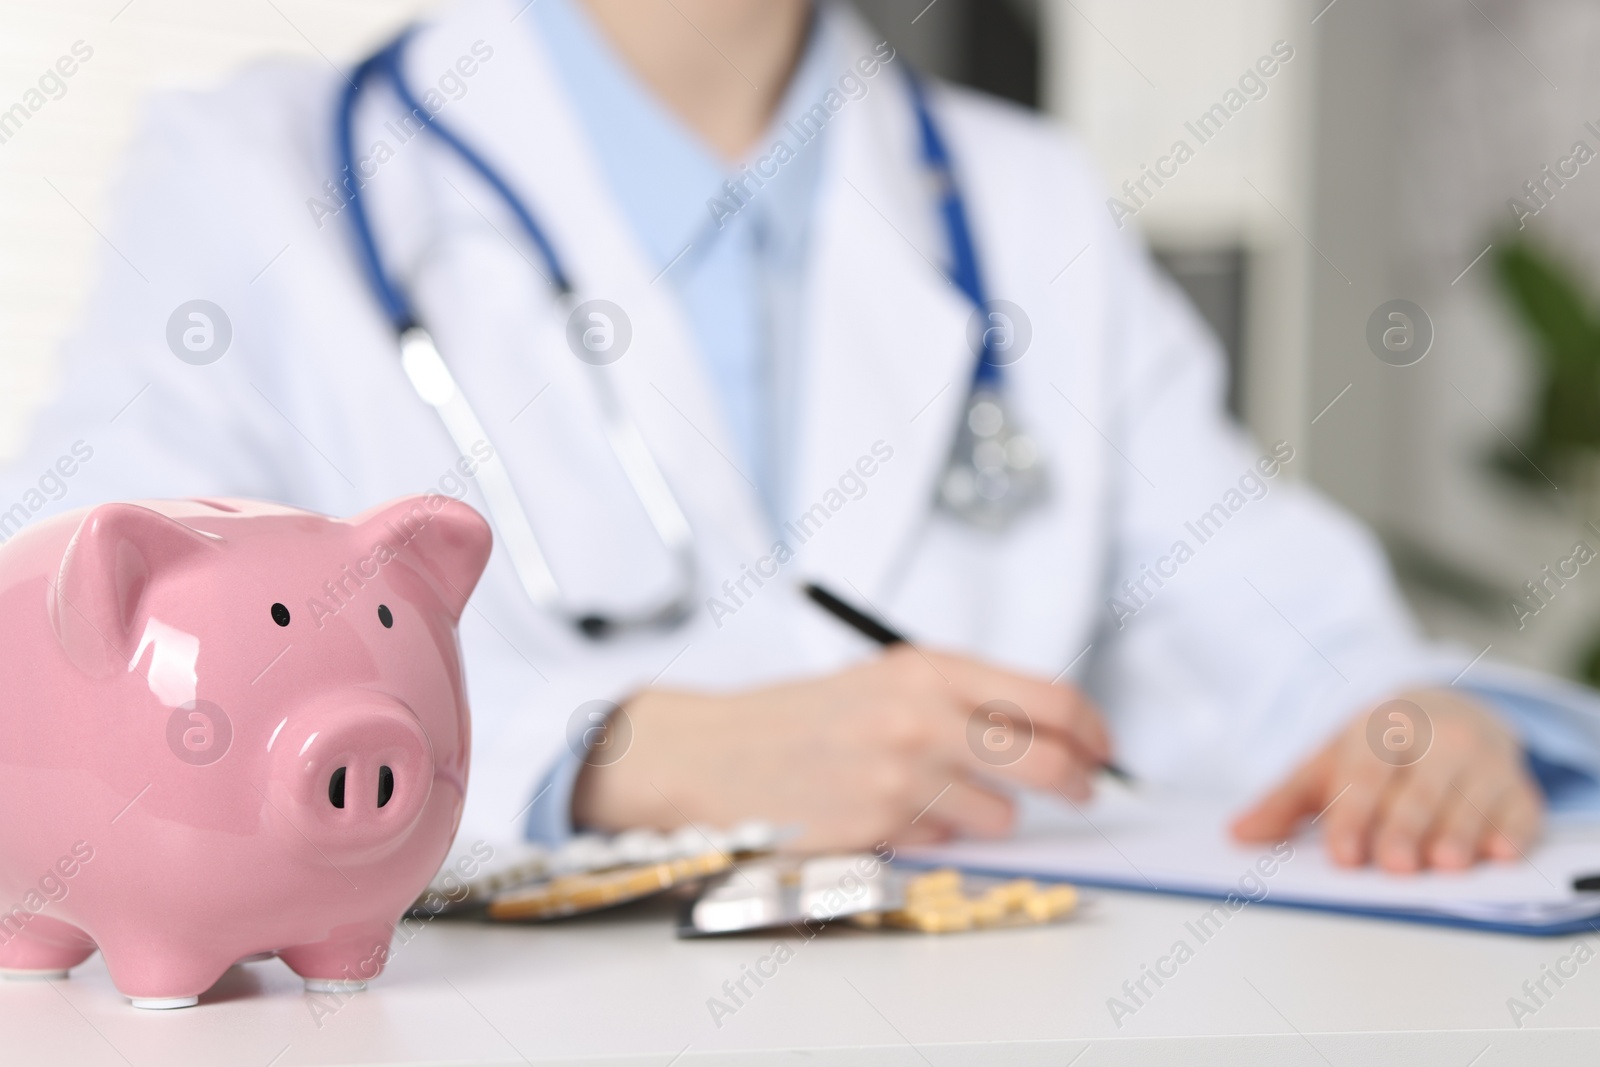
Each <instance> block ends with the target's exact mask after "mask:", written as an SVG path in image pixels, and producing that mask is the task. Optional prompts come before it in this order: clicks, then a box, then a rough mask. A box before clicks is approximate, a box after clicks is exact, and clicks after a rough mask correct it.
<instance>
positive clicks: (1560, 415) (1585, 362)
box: [1494, 238, 1600, 484]
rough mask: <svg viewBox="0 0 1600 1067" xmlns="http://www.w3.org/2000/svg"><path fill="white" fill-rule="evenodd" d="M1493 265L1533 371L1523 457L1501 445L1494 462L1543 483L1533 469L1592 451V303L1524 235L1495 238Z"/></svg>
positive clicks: (1596, 378)
mask: <svg viewBox="0 0 1600 1067" xmlns="http://www.w3.org/2000/svg"><path fill="white" fill-rule="evenodd" d="M1494 266H1495V276H1496V279H1497V280H1498V282H1499V285H1500V289H1501V291H1502V292H1503V293H1504V295H1505V296H1506V298H1507V300H1508V301H1509V303H1510V304H1511V307H1512V308H1513V310H1515V311H1516V313H1517V316H1518V318H1519V319H1520V320H1521V322H1522V324H1523V326H1524V327H1525V328H1526V329H1527V331H1528V333H1529V335H1530V338H1531V340H1532V341H1533V352H1534V355H1535V359H1536V362H1537V366H1538V373H1539V382H1538V387H1537V393H1536V397H1535V408H1534V413H1533V418H1532V419H1531V420H1530V422H1529V425H1528V427H1527V430H1526V431H1525V434H1524V437H1523V440H1522V442H1521V449H1522V453H1523V454H1525V457H1526V458H1524V455H1523V454H1518V453H1517V452H1515V451H1514V450H1510V449H1506V450H1503V451H1501V452H1500V453H1498V454H1497V456H1496V464H1495V465H1496V466H1497V467H1498V468H1499V469H1500V470H1502V471H1503V472H1505V473H1506V474H1509V475H1512V476H1514V477H1517V478H1519V479H1521V480H1523V481H1527V482H1537V483H1539V484H1544V477H1543V475H1541V474H1540V473H1539V470H1541V469H1542V470H1547V471H1548V470H1551V468H1556V469H1559V470H1562V471H1568V470H1570V469H1571V468H1573V467H1574V466H1586V465H1587V464H1588V463H1589V461H1592V460H1593V459H1594V458H1595V457H1596V456H1597V455H1600V309H1597V307H1596V305H1595V302H1594V301H1593V300H1591V299H1590V298H1589V296H1588V294H1587V293H1586V291H1585V290H1584V288H1583V286H1582V284H1581V282H1580V281H1579V275H1578V273H1577V272H1576V271H1575V270H1573V269H1572V268H1571V267H1569V266H1568V265H1566V264H1565V263H1563V262H1561V260H1560V259H1559V258H1557V257H1556V256H1554V255H1551V254H1550V253H1549V252H1547V251H1545V250H1544V249H1541V248H1540V247H1538V246H1537V245H1535V244H1534V243H1533V242H1531V241H1528V240H1526V239H1524V238H1514V239H1512V240H1511V241H1509V242H1506V243H1504V244H1502V245H1501V246H1500V248H1499V252H1498V254H1497V256H1496V257H1495V261H1494ZM1530 461H1531V462H1532V463H1533V464H1536V465H1537V468H1533V467H1530V465H1529V464H1530ZM1552 473H1554V472H1553V471H1552Z"/></svg>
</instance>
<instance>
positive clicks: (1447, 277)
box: [0, 0, 1600, 681]
mask: <svg viewBox="0 0 1600 1067" xmlns="http://www.w3.org/2000/svg"><path fill="white" fill-rule="evenodd" d="M857 3H858V6H859V7H860V8H861V9H862V10H863V11H864V13H865V14H866V15H867V16H868V18H870V19H871V20H872V21H873V22H874V23H876V24H877V25H878V26H879V27H880V29H881V30H882V31H883V33H884V34H885V36H887V37H888V38H889V40H891V41H892V42H893V43H894V44H895V45H896V46H897V47H898V48H899V49H900V50H902V52H903V53H904V54H906V55H907V56H909V57H910V58H911V59H912V60H913V61H914V62H915V63H917V64H918V65H920V66H921V67H922V68H923V69H925V70H929V71H932V72H935V73H937V74H940V75H943V76H945V77H947V78H951V79H953V80H956V81H960V82H964V83H967V84H970V85H973V86H976V87H978V88H980V89H983V90H985V91H987V92H991V93H996V94H998V95H1001V96H1004V97H1008V98H1010V99H1012V100H1014V101H1016V102H1018V103H1019V104H1021V105H1023V106H1026V107H1030V108H1036V109H1038V110H1040V111H1043V112H1046V113H1048V114H1050V115H1052V116H1054V117H1056V118H1057V119H1059V120H1060V121H1061V122H1062V123H1064V124H1065V125H1066V126H1067V127H1068V128H1070V129H1071V130H1072V131H1073V132H1074V133H1075V135H1076V136H1077V137H1079V138H1081V139H1082V141H1083V142H1084V143H1085V144H1086V146H1087V148H1088V150H1089V152H1090V153H1091V154H1092V156H1093V157H1094V158H1095V159H1096V161H1097V162H1098V164H1099V166H1100V167H1101V169H1102V172H1103V174H1104V176H1105V179H1106V185H1107V189H1108V193H1114V194H1116V195H1117V196H1118V197H1119V198H1120V199H1121V201H1122V205H1121V209H1122V210H1121V213H1122V214H1123V215H1124V217H1125V221H1126V224H1127V225H1129V226H1134V227H1136V228H1138V229H1139V230H1140V231H1142V232H1143V234H1144V235H1145V236H1146V238H1147V239H1148V241H1149V242H1150V244H1151V246H1152V247H1153V249H1154V250H1155V252H1156V254H1157V256H1158V257H1159V259H1160V261H1161V262H1162V263H1163V265H1164V266H1165V267H1166V268H1167V269H1168V270H1169V271H1170V272H1171V273H1172V274H1173V276H1174V277H1175V278H1176V280H1177V281H1178V282H1179V284H1181V285H1182V286H1183V287H1184V288H1185V289H1186V290H1187V291H1188V292H1189V293H1190V295H1191V296H1192V297H1193V299H1194V300H1195V301H1196V303H1197V304H1198V306H1199V307H1200V309H1201V311H1202V312H1203V313H1204V315H1205V316H1206V318H1207V319H1208V320H1209V321H1210V322H1211V323H1212V325H1213V326H1214V328H1215V329H1216V331H1217V334H1218V336H1219V338H1220V339H1221V341H1222V343H1223V345H1224V346H1225V348H1226V349H1227V351H1228V354H1229V357H1230V363H1231V372H1232V378H1231V387H1230V398H1231V403H1232V404H1233V407H1234V409H1235V411H1236V412H1237V414H1238V415H1239V417H1240V418H1241V419H1242V420H1243V421H1244V422H1245V423H1246V424H1247V425H1248V426H1249V427H1250V428H1251V429H1252V430H1253V431H1254V432H1255V433H1257V434H1258V435H1259V436H1261V437H1262V438H1264V439H1266V440H1268V441H1274V440H1278V439H1283V440H1287V441H1289V442H1290V443H1292V444H1293V445H1294V447H1295V449H1296V451H1297V453H1298V454H1299V456H1300V457H1303V461H1297V462H1296V463H1295V464H1294V466H1293V467H1292V468H1291V470H1292V471H1293V472H1296V473H1297V475H1298V476H1300V477H1307V478H1309V479H1311V480H1312V481H1313V482H1315V483H1316V484H1317V485H1319V486H1320V487H1321V488H1323V489H1324V490H1325V491H1327V492H1328V493H1329V494H1331V495H1332V496H1333V497H1335V498H1336V499H1338V500H1339V501H1341V502H1342V503H1343V504H1344V505H1345V506H1347V507H1349V508H1350V509H1352V510H1354V511H1355V512H1356V513H1358V514H1359V515H1361V516H1362V517H1363V518H1365V519H1366V520H1367V521H1368V522H1370V523H1371V524H1373V526H1374V527H1375V528H1376V529H1377V530H1379V531H1380V533H1381V535H1382V536H1383V538H1384V540H1385V541H1386V543H1387V544H1388V546H1389V548H1390V551H1391V555H1392V558H1393V559H1394V561H1395V564H1396V567H1397V570H1398V572H1399V574H1400V576H1401V578H1402V581H1403V583H1404V586H1405V589H1406V593H1407V595H1408V597H1409V598H1410V599H1411V601H1412V603H1413V605H1414V607H1415V608H1416V610H1417V612H1418V614H1419V616H1420V617H1421V619H1422V620H1423V623H1424V625H1425V626H1426V627H1427V628H1428V629H1429V630H1430V631H1431V632H1433V633H1434V634H1437V635H1440V636H1445V637H1449V638H1453V639H1456V640H1458V641H1461V642H1462V643H1464V644H1467V645H1469V646H1471V648H1472V650H1473V651H1476V650H1480V649H1488V648H1490V647H1492V649H1493V654H1494V655H1495V656H1497V657H1500V658H1503V659H1506V660H1510V661H1514V662H1520V663H1524V664H1528V665H1531V666H1536V667H1540V668H1544V669H1548V670H1552V671H1555V672H1558V673H1562V674H1566V675H1568V676H1572V677H1579V678H1588V679H1589V680H1591V681H1593V680H1600V652H1597V650H1600V565H1594V566H1577V565H1576V564H1573V563H1567V564H1565V567H1566V571H1567V573H1569V574H1570V573H1571V571H1572V570H1573V568H1574V567H1575V566H1576V567H1577V573H1576V576H1575V577H1566V578H1561V579H1560V580H1559V582H1558V581H1552V580H1550V579H1548V578H1546V573H1559V572H1560V570H1561V567H1562V566H1563V563H1562V561H1569V560H1571V559H1572V558H1573V557H1574V550H1575V547H1576V546H1577V544H1578V542H1580V541H1581V542H1584V543H1585V545H1586V546H1588V548H1589V549H1591V550H1594V551H1597V552H1600V301H1597V300H1596V299H1595V298H1596V296H1597V295H1600V274H1597V271H1596V266H1597V264H1596V262H1595V257H1596V252H1595V249H1596V246H1597V243H1596V241H1595V236H1596V235H1597V234H1600V162H1594V160H1595V158H1596V156H1597V155H1600V103H1596V101H1600V95H1597V94H1596V93H1595V91H1594V90H1595V88H1596V87H1597V86H1596V83H1597V82H1600V64H1596V63H1595V62H1594V57H1595V56H1596V55H1597V54H1600V51H1597V50H1600V6H1597V5H1595V4H1593V3H1591V2H1585V0H1332V2H1331V3H1330V2H1329V0H1309V2H1302V0H934V2H933V3H928V2H927V0H857ZM427 6H429V5H428V4H426V3H423V2H421V0H6V2H5V3H4V4H3V5H0V459H3V458H4V457H6V456H9V455H11V454H12V453H13V452H15V451H16V450H17V449H18V448H19V447H20V444H21V441H22V439H23V436H24V434H25V433H26V432H27V429H28V427H29V425H30V420H31V418H32V417H33V413H34V411H35V410H36V409H37V407H38V405H39V404H40V403H41V402H42V400H43V399H44V398H45V397H46V396H48V395H49V391H50V390H51V389H52V387H53V383H54V381H55V378H54V360H55V354H56V351H57V349H58V347H59V345H60V342H61V340H62V338H63V337H64V336H65V335H66V334H67V333H68V332H69V331H70V329H71V327H72V324H73V322H74V318H75V316H76V315H77V314H78V310H79V308H80V306H81V302H82V301H83V300H84V299H85V294H86V289H87V286H88V282H89V279H90V276H91V271H92V268H93V266H94V264H95V263H96V261H97V259H98V257H101V256H104V255H107V254H110V253H109V252H108V250H107V248H106V245H105V243H104V239H103V238H102V237H101V236H100V228H101V226H102V224H103V222H104V213H105V204H106V200H107V193H108V190H109V188H110V186H111V184H112V182H113V181H114V180H115V176H116V173H117V161H118V159H119V157H120V155H121V153H122V151H123V150H124V149H125V147H126V146H127V143H128V141H129V139H130V138H131V137H132V135H133V133H134V131H135V129H136V123H137V120H138V117H139V114H140V109H141V105H142V102H143V101H144V100H145V99H146V98H147V96H148V95H149V94H150V93H153V92H157V91H160V90H166V89H176V88H203V87H205V86H207V85H210V84H214V83H216V82H217V81H219V80H220V79H223V78H225V77H227V76H228V75H229V73H230V72H232V71H234V70H236V69H237V68H239V67H240V66H242V65H245V64H248V63H250V62H251V61H253V60H256V59H259V58H262V57H265V56H273V55H284V54H288V55H298V56H305V57H309V58H311V59H313V60H317V61H319V62H322V61H326V62H331V63H333V64H336V65H343V64H348V63H350V62H351V61H353V60H355V59H357V58H359V57H360V56H361V55H362V54H363V53H364V52H365V51H366V50H368V49H370V48H371V47H372V46H373V45H375V44H376V43H378V42H379V41H380V40H381V39H382V38H383V37H385V36H386V35H387V34H389V33H391V32H393V31H394V30H395V29H396V28H397V27H398V26H399V25H401V24H402V23H404V22H405V21H407V20H409V19H411V18H413V17H415V16H416V14H417V13H418V12H420V11H421V10H423V9H424V8H426V7H427ZM1275 48H1276V52H1275ZM85 51H87V52H88V53H89V56H88V58H84V57H83V53H84V52H85ZM1286 52H1287V53H1288V54H1289V55H1290V57H1291V58H1289V59H1286V60H1285V59H1283V55H1284V54H1285V53H1286ZM1274 54H1275V55H1276V56H1277V58H1278V59H1279V61H1280V62H1279V66H1278V69H1277V70H1276V72H1275V73H1274V74H1273V75H1272V76H1271V77H1270V78H1264V79H1260V80H1259V84H1260V85H1261V86H1264V91H1263V90H1258V89H1257V88H1256V84H1257V83H1247V84H1244V85H1243V93H1244V94H1245V95H1244V96H1243V99H1244V104H1243V106H1242V107H1240V108H1238V109H1237V110H1236V111H1234V110H1230V117H1229V118H1228V120H1227V121H1226V123H1225V124H1223V123H1216V124H1215V125H1213V126H1201V125H1199V124H1200V123H1201V119H1202V116H1204V115H1205V114H1207V113H1208V111H1209V110H1210V109H1211V108H1212V107H1213V105H1216V104H1218V103H1219V102H1220V103H1224V104H1226V103H1227V102H1228V97H1227V94H1228V93H1229V92H1230V91H1235V92H1238V91H1240V90H1241V84H1242V83H1241V78H1242V77H1245V76H1246V75H1247V72H1249V71H1250V70H1251V69H1252V67H1253V66H1254V65H1255V64H1256V62H1257V60H1258V59H1259V58H1260V57H1262V56H1266V55H1274ZM63 55H76V56H77V57H78V60H79V62H78V63H77V69H76V73H75V74H74V75H73V76H72V77H71V78H68V79H59V85H60V87H61V88H60V90H59V92H58V91H57V88H56V83H54V82H52V83H50V84H49V85H43V83H41V81H40V79H41V76H42V75H44V74H45V73H46V72H47V71H48V70H49V69H51V68H53V66H54V65H55V64H56V62H57V60H58V58H59V57H61V56H63ZM41 87H43V89H44V91H43V92H39V91H37V90H39V89H40V88H41ZM36 103H37V104H38V106H35V104H36ZM19 104H20V105H21V108H22V110H21V111H20V112H19V111H18V106H17V105H19ZM1219 126H1220V128H1217V127H1219ZM1201 135H1204V136H1201ZM1179 141H1183V142H1185V143H1187V144H1188V145H1189V147H1190V149H1191V150H1192V158H1186V159H1185V161H1184V162H1182V163H1181V164H1175V163H1171V162H1169V163H1165V164H1162V163H1160V162H1159V161H1160V160H1161V159H1162V158H1163V157H1170V156H1171V153H1172V152H1173V149H1174V146H1175V144H1176V143H1177V142H1179ZM1158 166H1159V167H1164V168H1166V169H1167V170H1168V171H1170V170H1171V168H1172V167H1174V166H1176V168H1177V172H1176V174H1175V175H1171V176H1169V177H1166V178H1164V179H1163V181H1162V183H1161V184H1159V185H1157V184H1155V183H1154V182H1153V180H1152V179H1149V178H1147V177H1145V175H1146V174H1147V171H1146V169H1145V168H1147V167H1158ZM1141 178H1144V181H1143V190H1142V191H1141V190H1140V188H1139V184H1138V183H1140V180H1141ZM1124 182H1127V183H1129V185H1128V186H1127V187H1125V186H1124V184H1123V183H1124ZM1129 189H1131V190H1132V192H1129V191H1128V190H1129ZM1110 207H1111V206H1109V205H1108V210H1110ZM1395 300H1405V301H1409V302H1410V303H1411V304H1412V305H1415V308H1418V309H1420V315H1418V314H1417V313H1416V312H1415V311H1414V310H1405V311H1404V312H1403V314H1404V315H1405V318H1404V319H1394V318H1390V317H1389V314H1388V312H1389V311H1390V310H1391V309H1388V308H1385V307H1384V306H1385V305H1387V304H1389V303H1390V302H1391V301H1395ZM1380 309H1382V312H1381V313H1380ZM1372 323H1375V324H1376V328H1375V329H1371V330H1369V324H1372ZM1385 331H1395V332H1389V333H1387V334H1386V333H1385ZM1369 335H1370V336H1369ZM1383 337H1388V338H1389V339H1390V340H1391V342H1392V343H1391V344H1390V345H1389V346H1387V347H1386V346H1385V345H1384V343H1382V341H1381V340H1378V339H1380V338H1383ZM1397 349H1398V350H1397ZM1424 349H1425V355H1423V356H1422V358H1420V360H1418V359H1416V357H1417V356H1418V354H1419V353H1421V352H1423V351H1424ZM1380 355H1381V356H1382V357H1383V358H1380ZM1401 364H1406V365H1401ZM1546 567H1549V568H1551V571H1550V572H1545V571H1544V570H1543V569H1544V568H1546ZM1536 581H1538V582H1543V585H1542V586H1541V587H1540V591H1539V596H1538V598H1537V599H1536V598H1535V597H1534V595H1533V594H1532V592H1531V591H1530V590H1531V588H1532V587H1531V586H1530V585H1529V584H1528V583H1531V582H1536ZM1519 604H1520V605H1521V607H1520V608H1519V607H1518V605H1519Z"/></svg>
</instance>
